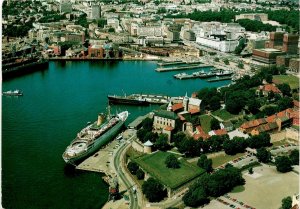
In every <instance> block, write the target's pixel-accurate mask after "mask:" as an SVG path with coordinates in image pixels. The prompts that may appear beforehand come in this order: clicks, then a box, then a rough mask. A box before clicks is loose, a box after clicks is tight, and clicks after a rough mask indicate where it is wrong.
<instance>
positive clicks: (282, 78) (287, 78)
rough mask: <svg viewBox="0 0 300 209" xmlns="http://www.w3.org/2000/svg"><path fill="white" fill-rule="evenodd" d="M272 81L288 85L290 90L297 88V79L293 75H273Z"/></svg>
mask: <svg viewBox="0 0 300 209" xmlns="http://www.w3.org/2000/svg"><path fill="white" fill-rule="evenodd" d="M273 81H275V82H276V81H277V82H279V83H287V84H289V85H290V87H291V89H296V88H299V78H297V77H296V76H293V75H273ZM277 82H276V83H277Z"/></svg>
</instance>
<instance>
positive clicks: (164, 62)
mask: <svg viewBox="0 0 300 209" xmlns="http://www.w3.org/2000/svg"><path fill="white" fill-rule="evenodd" d="M157 64H158V65H160V66H167V65H178V64H186V62H183V61H173V62H172V61H163V62H158V63H157Z"/></svg>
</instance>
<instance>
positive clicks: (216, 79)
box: [207, 76, 231, 82]
mask: <svg viewBox="0 0 300 209" xmlns="http://www.w3.org/2000/svg"><path fill="white" fill-rule="evenodd" d="M225 80H231V76H230V77H222V78H213V79H209V80H207V82H217V81H225Z"/></svg>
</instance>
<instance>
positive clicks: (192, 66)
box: [155, 64, 213, 72]
mask: <svg viewBox="0 0 300 209" xmlns="http://www.w3.org/2000/svg"><path fill="white" fill-rule="evenodd" d="M204 67H213V66H212V65H207V64H200V65H188V66H178V67H170V68H156V69H155V71H157V72H169V71H177V70H192V69H197V68H204Z"/></svg>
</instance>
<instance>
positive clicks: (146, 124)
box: [142, 117, 153, 131]
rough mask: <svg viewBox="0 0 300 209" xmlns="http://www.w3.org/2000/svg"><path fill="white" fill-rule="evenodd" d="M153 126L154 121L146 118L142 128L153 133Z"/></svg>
mask: <svg viewBox="0 0 300 209" xmlns="http://www.w3.org/2000/svg"><path fill="white" fill-rule="evenodd" d="M152 126H153V119H151V118H148V117H147V118H145V119H144V120H143V121H142V127H143V128H144V129H146V130H148V131H152Z"/></svg>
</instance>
